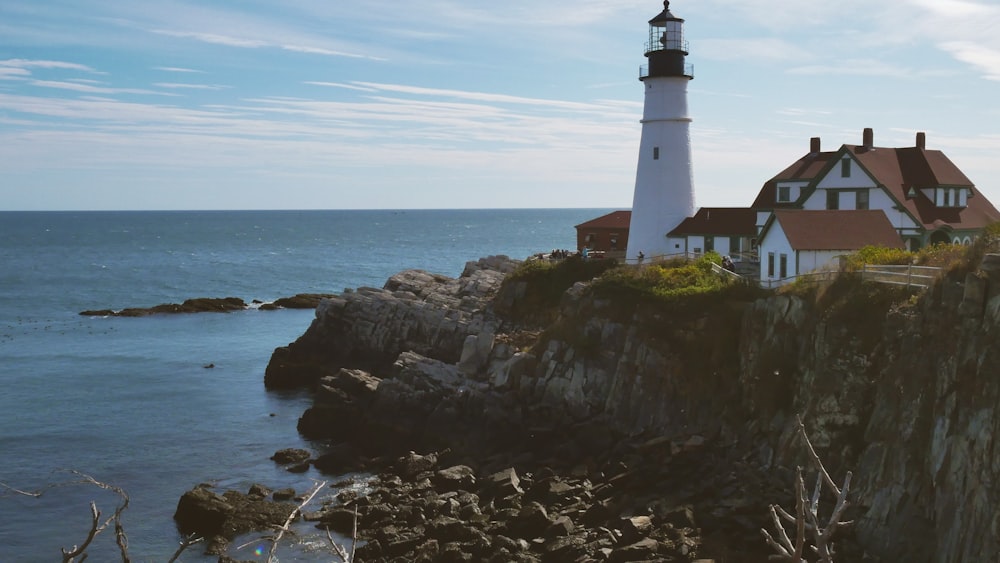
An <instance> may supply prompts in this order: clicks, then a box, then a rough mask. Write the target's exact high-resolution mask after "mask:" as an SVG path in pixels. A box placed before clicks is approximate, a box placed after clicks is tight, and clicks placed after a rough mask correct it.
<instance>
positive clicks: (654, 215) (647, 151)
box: [626, 1, 695, 261]
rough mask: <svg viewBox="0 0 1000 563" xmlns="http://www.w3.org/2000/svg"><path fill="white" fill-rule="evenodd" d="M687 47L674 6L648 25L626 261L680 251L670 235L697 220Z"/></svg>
mask: <svg viewBox="0 0 1000 563" xmlns="http://www.w3.org/2000/svg"><path fill="white" fill-rule="evenodd" d="M687 54H688V44H687V41H685V40H684V20H682V19H681V18H678V17H675V16H674V15H673V14H671V13H670V2H669V1H668V2H664V3H663V11H662V12H661V13H660V14H659V15H658V16H656V17H655V18H653V19H651V20H649V41H648V42H647V43H646V58H647V59H648V65H647V66H644V67H643V68H642V69H641V70H640V71H639V80H640V81H641V82H642V83H643V85H644V86H645V90H646V99H645V105H644V107H643V112H642V140H641V141H640V143H639V164H638V167H637V169H636V173H635V192H634V195H633V196H632V221H631V224H630V225H629V234H628V249H627V250H626V259H627V260H629V261H634V260H636V259H637V258H638V256H639V253H640V252H641V253H642V254H643V256H645V257H647V258H654V257H657V256H664V255H670V254H675V253H677V252H680V251H679V250H677V249H674V248H672V247H670V246H669V245H668V241H667V233H668V232H669V231H671V230H672V229H673V228H674V227H676V226H677V225H679V224H680V222H681V221H683V220H684V219H686V218H688V217H690V216H692V215H694V210H695V207H694V185H693V182H692V175H691V134H690V131H689V129H690V123H691V118H690V117H689V116H688V104H687V86H688V81H690V80H691V79H693V78H694V71H693V69H692V67H691V66H689V65H687V64H686V62H685V57H686V56H687Z"/></svg>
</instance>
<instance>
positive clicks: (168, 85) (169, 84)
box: [153, 82, 231, 91]
mask: <svg viewBox="0 0 1000 563" xmlns="http://www.w3.org/2000/svg"><path fill="white" fill-rule="evenodd" d="M153 86H156V87H157V88H168V89H171V90H214V91H218V90H226V89H229V88H231V86H221V85H218V84H180V83H177V82H155V83H154V84H153Z"/></svg>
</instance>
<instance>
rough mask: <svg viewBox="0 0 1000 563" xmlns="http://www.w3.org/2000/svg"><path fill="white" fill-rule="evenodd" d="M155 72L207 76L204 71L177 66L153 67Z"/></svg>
mask: <svg viewBox="0 0 1000 563" xmlns="http://www.w3.org/2000/svg"><path fill="white" fill-rule="evenodd" d="M153 70H162V71H164V72H180V73H195V74H205V71H203V70H195V69H193V68H180V67H175V66H155V67H153Z"/></svg>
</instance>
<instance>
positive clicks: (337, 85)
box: [303, 81, 378, 92]
mask: <svg viewBox="0 0 1000 563" xmlns="http://www.w3.org/2000/svg"><path fill="white" fill-rule="evenodd" d="M303 84H308V85H310V86H323V87H327V88H343V89H345V90H357V91H359V92H378V89H377V88H368V87H365V86H358V85H357V84H344V83H342V82H315V81H307V82H303Z"/></svg>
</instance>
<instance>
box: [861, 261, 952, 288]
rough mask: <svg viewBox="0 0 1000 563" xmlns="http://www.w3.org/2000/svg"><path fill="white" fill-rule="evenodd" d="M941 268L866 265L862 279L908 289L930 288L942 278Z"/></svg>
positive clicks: (862, 272)
mask: <svg viewBox="0 0 1000 563" xmlns="http://www.w3.org/2000/svg"><path fill="white" fill-rule="evenodd" d="M941 273H942V270H941V268H935V267H932V266H913V265H906V266H889V265H884V264H879V265H871V264H865V265H864V266H863V267H862V268H861V279H862V280H864V281H872V282H878V283H887V284H892V285H903V286H906V287H922V288H928V287H930V286H931V285H933V284H934V281H935V280H937V279H938V278H939V277H941Z"/></svg>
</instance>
